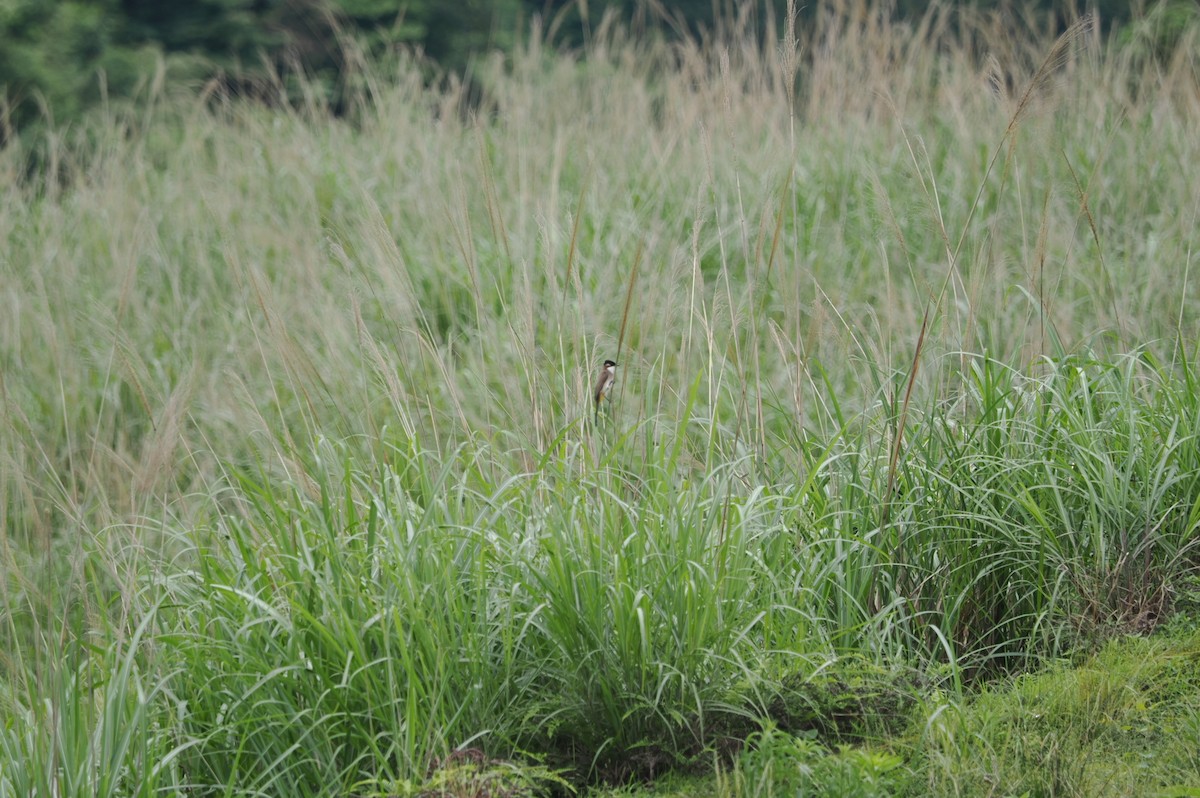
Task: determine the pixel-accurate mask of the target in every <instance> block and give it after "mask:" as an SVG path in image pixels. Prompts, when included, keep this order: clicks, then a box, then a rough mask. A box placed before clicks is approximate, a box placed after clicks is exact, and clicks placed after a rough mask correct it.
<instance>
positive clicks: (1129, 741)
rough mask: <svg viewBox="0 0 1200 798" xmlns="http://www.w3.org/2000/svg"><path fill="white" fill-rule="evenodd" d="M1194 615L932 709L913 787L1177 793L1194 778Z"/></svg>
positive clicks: (1197, 671)
mask: <svg viewBox="0 0 1200 798" xmlns="http://www.w3.org/2000/svg"><path fill="white" fill-rule="evenodd" d="M1198 643H1200V637H1198V636H1197V634H1196V627H1195V625H1194V619H1193V622H1192V625H1191V626H1190V628H1189V629H1187V630H1181V631H1179V632H1176V633H1175V634H1173V635H1171V636H1170V637H1165V638H1160V639H1144V638H1125V639H1123V640H1117V641H1113V642H1111V643H1109V644H1108V645H1107V646H1105V647H1104V649H1103V650H1102V651H1100V652H1098V653H1097V654H1095V655H1094V656H1091V657H1088V658H1086V659H1085V660H1084V661H1083V662H1081V663H1080V664H1079V665H1077V666H1075V667H1069V666H1067V665H1066V664H1065V663H1058V664H1056V665H1053V666H1051V667H1049V668H1047V669H1046V670H1044V671H1042V672H1039V673H1036V674H1032V675H1028V676H1023V677H1021V678H1019V679H1017V680H1016V681H1015V682H1013V683H1012V684H1010V685H999V686H996V687H994V688H990V689H988V690H985V691H984V693H983V694H982V695H980V696H979V697H978V698H975V699H973V700H971V701H969V702H967V703H966V704H965V705H962V706H957V707H940V708H939V709H938V710H937V711H936V713H935V714H934V715H933V716H932V717H931V719H930V721H929V724H928V725H927V727H926V731H925V735H924V737H923V740H922V744H921V746H922V749H923V750H924V753H923V754H921V756H922V757H927V759H926V760H924V761H922V762H920V763H918V765H919V769H920V770H922V771H924V773H925V777H926V781H925V783H924V784H922V785H921V787H922V789H921V790H920V791H919V793H917V792H915V791H914V794H921V795H935V796H936V795H963V794H976V793H978V792H980V791H985V790H997V791H999V792H1002V793H1004V794H1010V795H1066V796H1075V795H1078V796H1084V795H1087V796H1107V795H1112V796H1119V795H1186V794H1188V790H1190V789H1192V788H1194V787H1195V785H1196V784H1198V783H1200V756H1198V755H1197V753H1196V746H1195V744H1194V743H1195V734H1196V732H1197V731H1200V701H1198V699H1197V696H1198V695H1200V692H1198V689H1200V668H1198V666H1197V663H1200V658H1198V657H1197V651H1198V649H1197V645H1198Z"/></svg>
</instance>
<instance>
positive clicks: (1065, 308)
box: [0, 2, 1200, 795]
mask: <svg viewBox="0 0 1200 798" xmlns="http://www.w3.org/2000/svg"><path fill="white" fill-rule="evenodd" d="M1012 30H1018V31H1020V32H1021V33H1022V35H1020V36H1001V35H1000V34H1001V32H1002V31H1012ZM1003 41H1012V42H1014V44H1012V45H1011V46H1008V47H1006V48H1000V49H997V47H999V44H998V43H1000V42H1003ZM1070 43H1071V45H1072V46H1071V47H1069V48H1067V50H1066V51H1065V55H1064V56H1063V57H1062V58H1057V59H1053V60H1052V61H1051V62H1049V64H1050V65H1049V67H1045V66H1041V65H1043V64H1044V63H1046V62H1045V55H1046V53H1048V52H1052V51H1053V48H1054V40H1053V37H1052V36H1051V35H1050V33H1049V32H1048V28H1047V26H1046V24H1045V22H1044V21H1042V20H1038V19H1034V18H1030V19H1021V20H1012V19H1003V18H1001V17H993V16H984V15H971V14H968V13H965V12H955V13H952V12H950V11H947V10H944V9H941V8H935V9H933V10H932V11H930V13H929V14H928V15H927V16H926V17H925V18H924V19H923V20H921V21H920V22H919V23H918V24H913V25H905V24H900V23H895V22H892V21H891V20H890V19H889V18H888V17H887V16H886V15H885V14H883V13H882V12H881V11H877V10H874V9H872V8H870V7H868V6H865V5H860V4H857V3H852V2H847V3H846V4H844V5H841V6H836V7H835V6H831V7H830V8H829V10H828V11H825V12H823V13H822V14H821V15H819V18H818V21H817V22H816V23H814V26H813V27H811V28H808V29H803V30H797V31H794V40H793V39H792V38H788V39H786V40H785V45H786V46H785V47H784V48H782V49H780V48H777V47H776V46H775V43H774V42H768V43H762V42H760V41H757V40H755V39H754V38H753V37H751V36H749V35H748V34H747V33H746V32H745V31H744V30H739V29H738V28H737V26H736V25H733V26H731V27H730V29H728V30H723V31H721V32H719V33H718V34H716V35H714V36H713V37H712V39H711V40H709V41H706V42H704V43H683V44H678V45H666V44H663V43H661V42H653V41H645V40H639V39H636V38H631V37H628V36H626V35H625V33H623V32H622V31H621V30H620V28H619V26H617V25H616V24H614V23H611V22H610V23H608V24H606V25H604V26H602V27H601V28H600V29H598V30H597V31H594V34H593V36H592V38H591V41H590V43H589V45H588V48H587V50H586V52H585V53H581V54H569V53H568V54H559V53H552V52H550V51H549V50H548V49H547V48H546V47H545V46H544V44H543V43H542V42H541V40H540V38H539V37H538V35H537V34H536V32H535V33H534V35H532V36H531V37H530V39H529V41H528V42H526V43H525V45H523V46H522V47H521V48H520V49H519V50H518V51H517V52H516V53H515V54H513V55H512V56H511V57H508V58H501V57H499V56H497V57H494V58H490V59H482V60H481V61H480V62H479V64H478V72H477V79H478V81H479V85H478V87H477V94H471V93H469V92H468V91H467V89H466V88H464V87H463V86H462V85H460V84H458V83H456V82H454V81H452V80H447V81H445V82H443V83H442V84H440V88H429V87H428V86H427V84H426V82H425V80H424V79H423V76H424V74H425V70H424V68H423V65H421V64H420V63H418V62H416V61H415V60H413V59H412V58H410V57H407V56H397V58H396V59H395V61H394V62H393V63H387V64H376V65H368V66H366V67H364V69H365V70H366V71H365V72H364V73H363V75H362V84H363V85H364V86H365V87H366V89H365V90H364V95H363V98H362V100H361V103H360V104H359V105H358V106H357V107H356V109H355V111H354V113H353V114H351V115H350V116H349V117H347V118H342V119H335V118H331V117H330V116H329V115H328V114H327V113H326V109H324V108H323V107H321V103H320V101H319V99H318V97H317V95H316V94H315V93H314V94H313V95H312V98H311V102H309V103H308V104H306V105H304V106H302V107H283V108H275V109H268V108H264V107H262V106H261V105H252V104H248V103H243V102H240V101H237V100H236V99H233V98H226V97H220V96H215V95H212V94H211V93H210V94H193V93H189V92H187V91H183V90H172V91H171V92H168V93H165V94H162V95H158V96H155V97H153V98H151V101H150V102H148V103H147V104H145V105H144V106H141V107H139V108H137V109H120V108H115V107H114V108H111V109H107V110H106V111H105V113H104V114H102V115H101V116H100V117H99V118H97V119H96V120H94V121H93V122H92V123H89V124H88V125H87V126H85V127H82V128H80V129H77V130H61V131H57V132H55V133H54V134H52V136H51V138H50V139H49V140H48V142H47V144H46V147H47V148H48V149H47V152H49V153H50V154H51V155H52V157H51V158H49V159H48V160H47V169H48V172H47V173H46V174H45V175H43V176H41V177H39V178H38V179H23V178H20V172H21V169H22V164H21V160H20V156H19V152H18V151H17V150H16V149H15V148H12V149H9V150H8V151H6V152H4V153H2V154H0V171H3V172H4V173H5V174H6V175H8V176H9V177H11V178H13V179H12V180H10V181H8V185H10V186H11V188H9V189H8V190H6V191H5V192H4V193H3V195H0V203H2V212H0V238H2V239H3V241H4V242H5V253H6V254H5V256H4V259H3V261H2V263H3V275H4V279H3V281H2V282H0V301H2V302H3V307H4V309H5V312H4V313H2V314H0V366H2V370H0V375H2V377H0V393H2V396H3V400H4V401H3V411H2V416H0V422H2V424H3V429H4V435H3V436H2V437H0V490H2V491H3V497H4V498H3V502H2V503H0V513H2V517H0V530H3V532H2V536H0V552H2V554H0V556H2V557H3V568H2V569H0V596H2V599H0V600H2V602H3V604H2V605H0V607H2V609H3V621H2V623H0V627H2V629H3V631H0V642H2V643H3V645H0V650H3V651H5V652H6V653H5V654H4V657H3V659H0V663H3V665H2V666H0V703H2V704H3V705H4V706H5V708H6V710H8V712H7V713H6V717H9V718H11V721H8V722H6V724H5V725H4V728H3V730H0V732H2V736H0V752H3V753H2V755H3V757H4V764H5V767H3V768H0V794H14V795H15V794H27V793H28V792H30V791H41V792H44V793H56V792H71V793H84V792H88V793H95V792H114V793H124V792H131V791H139V790H140V791H142V792H145V793H146V794H149V792H151V791H155V790H160V789H171V788H179V789H183V788H187V789H191V790H192V791H195V792H206V793H207V792H220V791H225V792H232V793H239V794H283V793H289V792H290V793H306V794H307V793H328V794H337V793H357V792H368V793H369V792H372V791H378V792H380V793H385V794H394V793H396V792H400V793H403V791H404V790H410V791H415V790H418V789H420V785H421V784H422V783H423V780H424V779H426V778H427V777H428V776H429V771H430V769H431V768H435V767H437V766H438V764H439V763H441V764H445V763H446V762H448V761H449V760H450V759H451V752H452V751H454V750H455V749H460V748H463V747H477V748H479V749H480V750H482V751H485V752H486V754H487V756H489V757H501V758H512V757H537V756H542V757H545V763H546V766H547V768H549V770H547V771H546V773H547V774H552V772H553V771H554V769H556V768H567V769H570V770H571V771H572V772H574V773H578V774H584V775H586V774H592V775H603V776H609V777H620V776H623V775H627V774H629V773H632V772H637V773H643V774H645V773H651V772H657V771H658V770H661V769H662V768H663V767H666V766H668V765H671V764H675V763H678V762H680V761H682V760H686V759H688V758H691V757H696V756H703V755H705V754H704V752H705V751H707V750H709V749H710V748H711V747H713V746H718V747H719V745H720V744H721V743H720V740H722V739H725V738H727V737H735V738H740V737H744V736H745V734H747V733H748V732H749V730H750V729H752V728H754V720H755V719H757V718H759V717H761V716H763V715H768V714H770V713H771V712H772V707H773V706H776V705H777V699H778V697H779V696H780V695H781V694H782V693H784V692H786V691H787V690H788V689H789V687H788V685H793V684H795V683H796V681H797V680H799V681H803V680H805V679H807V678H809V677H810V676H811V675H812V674H813V673H815V672H817V671H818V670H819V669H821V668H822V667H823V666H824V664H825V663H826V662H827V661H828V660H829V659H830V658H831V657H834V656H838V655H843V654H854V655H858V656H865V657H867V658H869V659H876V660H879V661H881V662H893V661H898V660H902V661H906V662H909V663H911V664H915V665H917V666H924V665H927V664H932V663H944V662H949V663H950V664H951V665H952V666H953V667H952V668H951V673H953V674H956V675H958V676H959V677H962V676H973V675H987V674H992V673H996V672H998V671H1002V670H1005V669H1010V668H1019V667H1022V666H1024V665H1025V664H1028V663H1029V662H1030V661H1032V659H1033V658H1036V657H1037V656H1039V655H1041V654H1046V653H1053V652H1056V651H1060V650H1062V649H1063V648H1064V647H1065V646H1068V645H1073V644H1076V643H1078V642H1079V641H1080V640H1086V639H1089V638H1090V637H1092V636H1093V635H1094V634H1097V633H1098V632H1099V631H1100V630H1103V629H1108V628H1113V627H1114V626H1115V627H1119V628H1128V629H1144V628H1149V627H1151V626H1153V624H1154V623H1155V622H1156V621H1157V619H1158V618H1160V617H1161V616H1162V615H1163V614H1165V613H1166V612H1167V611H1168V609H1169V607H1170V602H1171V595H1172V594H1171V591H1172V585H1173V584H1174V580H1175V579H1176V578H1178V576H1179V575H1180V574H1182V573H1185V572H1187V571H1188V570H1190V569H1194V567H1195V565H1196V561H1197V560H1196V552H1195V546H1196V529H1197V526H1198V524H1200V505H1197V503H1196V498H1195V497H1196V496H1197V495H1198V493H1200V491H1198V490H1197V484H1196V480H1197V479H1198V478H1200V447H1198V444H1197V441H1198V438H1197V435H1198V434H1200V429H1198V428H1197V424H1200V412H1198V407H1197V401H1196V398H1195V397H1196V391H1195V390H1194V383H1195V379H1196V371H1195V360H1194V354H1193V352H1192V349H1193V346H1194V341H1195V340H1196V333H1197V326H1196V319H1197V318H1198V316H1197V313H1196V310H1197V308H1196V299H1195V297H1194V292H1193V291H1192V290H1191V286H1190V269H1191V260H1192V255H1191V253H1192V251H1193V250H1194V249H1195V247H1196V243H1197V239H1196V225H1195V222H1196V216H1197V212H1198V210H1200V206H1198V205H1197V199H1196V196H1195V192H1194V186H1195V185H1196V184H1197V179H1196V178H1197V175H1196V174H1195V167H1194V164H1197V163H1200V153H1198V152H1197V151H1196V149H1197V147H1198V146H1200V144H1198V142H1197V140H1196V137H1195V136H1193V135H1190V131H1191V130H1193V129H1195V126H1196V122H1197V117H1198V116H1200V100H1198V98H1200V94H1197V92H1196V91H1195V87H1196V84H1195V76H1194V73H1193V72H1192V71H1191V70H1190V69H1189V68H1187V62H1186V61H1183V60H1180V59H1177V60H1176V61H1175V62H1172V64H1170V65H1169V66H1168V68H1165V69H1156V68H1152V67H1151V66H1147V65H1146V63H1145V62H1143V61H1140V60H1137V59H1134V58H1131V57H1129V56H1127V54H1126V53H1125V52H1124V51H1122V50H1120V49H1117V48H1116V47H1115V46H1113V45H1108V44H1105V43H1103V42H1101V41H1099V40H1098V39H1096V38H1095V37H1094V36H1092V35H1090V34H1088V35H1084V34H1080V35H1078V36H1077V37H1076V38H1073V39H1072V40H1071V42H1070ZM989 50H990V51H991V52H990V55H991V56H992V58H988V57H987V55H988V54H989V52H988V51H989ZM1181 58H1182V57H1181ZM1010 84H1011V85H1012V86H1013V89H1012V90H1011V92H1010V90H1009V89H1008V88H1007V87H1008V86H1009V85H1010ZM1029 85H1032V86H1034V87H1035V91H1034V92H1033V93H1030V94H1028V95H1026V94H1024V93H1023V91H1024V87H1025V86H1029ZM1010 94H1011V97H1010ZM469 96H470V97H471V98H472V99H471V102H468V97H469ZM1014 121H1015V122H1016V124H1014ZM993 160H994V165H993ZM635 264H636V280H635V279H634V276H633V271H634V269H635ZM943 287H945V290H944V291H943V290H942V289H943ZM627 296H628V297H629V299H628V300H627V299H626V297H627ZM926 314H928V315H926ZM923 319H925V321H923ZM618 348H620V350H621V353H620V357H619V360H620V362H621V367H620V369H619V375H618V377H619V383H618V386H617V388H616V390H615V391H614V398H615V402H614V404H613V407H612V408H611V410H610V412H609V413H608V414H607V415H606V416H604V417H602V418H601V419H600V421H599V423H597V424H595V425H593V426H588V425H587V424H586V423H585V420H586V419H587V417H588V416H589V415H590V413H589V410H590V407H589V404H588V402H589V399H588V395H587V394H588V386H589V382H590V379H591V377H592V376H593V374H594V369H595V368H596V367H597V365H598V364H599V363H600V362H601V361H603V359H604V358H606V357H610V356H613V354H614V353H615V352H616V351H617V349H618ZM147 762H158V763H161V765H160V766H158V767H157V769H150V770H148V769H147V765H146V763H147ZM16 763H24V764H22V765H20V766H18V765H17V764H16ZM134 774H137V775H134ZM139 778H140V779H141V780H140V781H139V780H138V779H139ZM547 778H548V779H550V780H551V781H552V776H551V775H547Z"/></svg>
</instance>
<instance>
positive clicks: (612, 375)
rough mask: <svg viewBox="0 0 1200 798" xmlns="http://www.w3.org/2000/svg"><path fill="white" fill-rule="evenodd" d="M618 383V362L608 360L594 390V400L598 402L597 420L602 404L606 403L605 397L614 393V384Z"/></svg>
mask: <svg viewBox="0 0 1200 798" xmlns="http://www.w3.org/2000/svg"><path fill="white" fill-rule="evenodd" d="M616 381H617V361H615V360H606V361H604V367H603V368H602V369H600V376H598V377H597V378H596V387H595V388H593V389H592V399H594V400H595V402H596V419H597V420H599V418H600V403H601V402H602V401H604V397H606V396H608V394H609V392H610V391H612V387H613V383H615V382H616Z"/></svg>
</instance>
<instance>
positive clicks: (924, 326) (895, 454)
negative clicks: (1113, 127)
mask: <svg viewBox="0 0 1200 798" xmlns="http://www.w3.org/2000/svg"><path fill="white" fill-rule="evenodd" d="M1092 24H1093V21H1092V15H1091V14H1084V15H1082V16H1080V17H1079V19H1077V20H1076V21H1075V22H1074V23H1072V24H1071V26H1070V27H1068V28H1067V30H1066V31H1064V32H1063V33H1062V35H1060V36H1059V37H1058V39H1056V40H1055V42H1054V45H1053V46H1052V47H1051V48H1050V51H1049V52H1048V53H1047V54H1046V57H1045V58H1044V59H1043V60H1042V63H1041V65H1040V66H1039V67H1038V69H1037V71H1036V72H1034V74H1033V77H1031V78H1030V80H1029V82H1028V83H1027V84H1026V86H1025V89H1024V91H1023V92H1022V93H1021V97H1020V99H1019V100H1018V101H1017V107H1016V109H1015V110H1014V111H1013V113H1012V116H1011V117H1010V118H1009V121H1008V126H1007V127H1006V128H1005V129H1004V135H1002V136H1001V137H1000V141H999V142H997V144H996V146H995V149H994V150H993V152H992V156H991V158H990V159H989V160H988V164H987V168H986V169H984V174H983V177H982V179H981V180H980V181H979V188H978V190H977V191H976V193H975V199H974V200H973V201H972V203H971V207H970V210H969V211H968V212H967V217H966V219H965V221H964V222H963V225H962V230H961V231H960V233H959V237H958V242H957V243H956V244H955V245H954V249H953V250H948V254H949V263H948V264H947V269H946V277H945V279H944V280H943V281H942V285H941V288H939V289H938V292H937V294H936V295H935V297H933V298H931V299H930V300H928V301H927V303H926V306H925V312H924V314H923V316H922V319H921V329H920V332H919V333H918V334H917V342H916V347H915V351H914V354H913V360H912V365H911V367H910V368H909V373H908V380H907V386H906V388H905V391H904V396H903V398H902V400H901V405H900V414H899V418H898V420H897V422H896V430H895V433H894V440H893V442H892V453H891V456H890V458H889V463H888V479H887V482H888V494H887V496H886V497H885V498H884V504H883V507H882V511H881V514H880V517H881V524H882V525H883V526H887V524H888V521H889V519H890V507H891V495H892V491H893V490H894V489H895V485H896V469H897V468H898V467H899V461H900V451H901V447H902V446H903V439H904V428H905V425H906V423H907V421H908V413H909V406H910V402H911V399H912V391H913V386H914V384H915V381H916V375H917V369H918V367H919V364H920V360H921V354H922V352H923V350H924V347H925V341H926V332H927V330H928V328H929V321H930V314H931V313H932V311H933V309H934V308H936V307H940V306H941V303H942V299H943V297H944V296H945V293H946V289H947V287H949V285H950V281H951V279H952V277H953V275H954V274H955V273H956V271H957V268H958V260H959V256H960V253H961V252H962V246H963V243H964V242H965V241H966V238H967V233H968V231H969V230H970V228H971V221H972V220H973V219H974V217H975V212H976V210H977V209H978V207H979V202H980V199H981V198H982V197H983V192H984V189H985V187H986V186H987V182H988V178H989V177H990V176H991V173H992V169H993V168H994V167H995V164H996V160H997V159H998V158H999V157H1000V153H1001V152H1003V150H1004V147H1005V144H1006V143H1007V142H1009V141H1010V140H1011V137H1012V136H1014V135H1015V133H1016V131H1017V129H1018V127H1019V126H1020V123H1021V120H1022V119H1023V118H1024V117H1025V115H1027V114H1028V112H1029V110H1030V108H1031V107H1032V104H1033V103H1034V101H1035V100H1037V99H1038V98H1039V97H1040V96H1041V94H1042V93H1043V92H1044V91H1045V90H1046V88H1047V87H1048V86H1050V85H1051V83H1052V81H1053V79H1054V78H1055V76H1056V75H1057V73H1058V70H1059V69H1061V68H1062V66H1064V65H1065V64H1067V63H1069V62H1070V60H1071V58H1072V57H1073V56H1074V54H1075V53H1076V52H1077V49H1078V48H1079V47H1080V46H1081V45H1082V43H1083V41H1084V40H1085V38H1086V36H1087V34H1088V33H1090V32H1091V30H1092ZM990 63H991V61H989V64H990ZM905 140H906V141H907V140H908V137H907V135H906V136H905ZM909 152H910V154H911V155H912V156H913V158H914V163H915V154H914V153H913V150H912V147H911V144H910V145H909ZM922 187H923V188H925V186H924V183H922ZM926 190H927V191H928V189H926ZM1089 219H1090V216H1089ZM939 229H940V230H942V233H943V236H942V237H943V240H944V242H945V243H946V245H947V247H949V236H948V235H947V233H946V230H945V227H944V225H942V223H941V220H940V219H939ZM1093 232H1094V227H1093Z"/></svg>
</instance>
